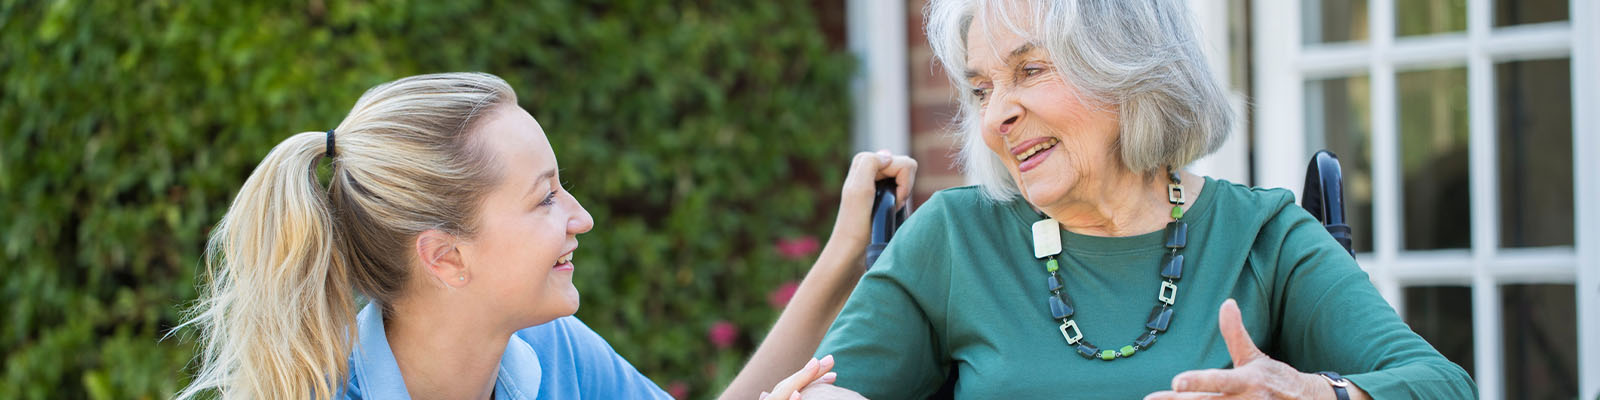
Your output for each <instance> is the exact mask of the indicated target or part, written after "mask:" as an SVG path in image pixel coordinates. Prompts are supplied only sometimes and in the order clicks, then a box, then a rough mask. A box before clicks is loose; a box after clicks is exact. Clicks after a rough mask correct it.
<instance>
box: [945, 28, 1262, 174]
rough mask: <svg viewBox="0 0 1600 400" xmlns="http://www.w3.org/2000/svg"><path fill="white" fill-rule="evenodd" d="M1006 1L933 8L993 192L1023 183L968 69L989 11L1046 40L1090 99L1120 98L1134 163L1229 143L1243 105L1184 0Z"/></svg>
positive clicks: (1181, 160) (1127, 152) (1173, 162)
mask: <svg viewBox="0 0 1600 400" xmlns="http://www.w3.org/2000/svg"><path fill="white" fill-rule="evenodd" d="M1006 3H1010V2H1008V1H1006V0H932V1H930V2H929V3H928V6H927V8H926V9H925V10H924V12H925V13H926V17H927V21H928V27H927V34H928V42H929V44H930V45H932V47H933V53H934V56H935V57H937V58H938V60H939V62H940V64H943V65H944V68H945V72H946V75H947V76H949V77H950V78H951V82H952V83H953V84H954V86H955V87H956V88H957V90H958V92H959V94H958V95H957V97H958V99H959V102H960V105H961V108H960V113H959V114H958V115H957V116H956V119H955V129H956V130H957V132H956V134H957V137H958V142H959V143H961V150H960V153H959V156H958V159H959V160H958V161H959V164H960V165H961V166H962V171H963V172H964V173H966V174H967V175H968V176H969V177H971V179H974V180H976V181H977V182H978V183H979V184H980V186H981V187H982V189H983V192H984V194H985V195H986V196H987V197H989V198H990V199H993V200H996V201H1006V200H1010V199H1012V198H1014V197H1016V196H1017V195H1018V193H1019V192H1018V190H1017V183H1016V182H1015V181H1013V180H1012V178H1011V174H1010V173H1009V172H1008V171H1006V167H1005V164H1003V163H1002V161H1001V159H1000V157H999V156H998V155H995V154H994V152H992V151H990V150H989V149H988V147H987V146H985V145H984V142H983V134H982V118H980V117H979V115H980V114H979V109H978V107H979V106H978V99H977V97H976V96H974V95H973V94H972V89H973V87H972V84H971V83H970V82H967V81H966V80H964V79H963V78H962V77H963V75H964V74H965V71H966V69H967V68H966V61H967V46H966V44H967V34H968V31H969V30H970V28H971V27H972V23H973V20H974V19H975V16H976V15H977V13H978V11H979V10H983V11H986V12H989V14H986V17H988V18H993V19H994V22H995V23H991V24H989V26H991V27H997V26H998V27H1004V29H1011V30H1012V31H1013V32H1016V33H1017V34H1019V35H1022V36H1024V37H1029V38H1032V39H1033V40H1034V41H1035V42H1036V43H1037V44H1038V45H1039V46H1040V47H1042V48H1043V49H1045V51H1047V52H1048V54H1049V57H1050V59H1051V61H1052V62H1053V63H1054V64H1055V66H1056V68H1057V69H1059V70H1060V71H1061V74H1059V75H1060V76H1064V77H1065V79H1066V80H1068V82H1066V83H1067V84H1069V85H1071V86H1072V87H1074V88H1076V89H1078V91H1079V92H1080V94H1081V95H1082V96H1083V97H1085V98H1083V99H1081V100H1088V101H1090V102H1091V103H1092V104H1109V105H1116V106H1117V107H1118V109H1119V115H1118V116H1119V119H1120V123H1121V132H1120V134H1119V137H1118V139H1117V141H1116V143H1117V147H1118V149H1117V151H1118V154H1119V155H1120V156H1121V159H1122V163H1123V165H1124V166H1125V167H1127V168H1128V169H1129V170H1131V171H1137V172H1152V171H1156V170H1158V168H1163V167H1166V166H1171V167H1173V168H1181V167H1183V166H1185V165H1188V164H1189V163H1190V162H1192V161H1194V160H1196V159H1199V158H1200V157H1204V156H1206V155H1207V154H1211V153H1212V152H1214V151H1216V150H1217V148H1218V147H1220V146H1222V142H1223V140H1224V139H1226V138H1227V136H1228V132H1229V131H1230V130H1231V129H1232V127H1233V123H1234V122H1233V119H1234V115H1233V111H1232V109H1231V107H1230V106H1229V101H1228V98H1227V96H1226V94H1225V93H1226V92H1225V91H1224V90H1223V88H1222V84H1221V82H1219V81H1218V79H1217V77H1216V76H1214V75H1212V73H1211V69H1210V68H1209V66H1208V64H1207V63H1206V59H1205V54H1204V53H1203V52H1202V51H1201V43H1200V42H1199V40H1197V38H1196V35H1195V25H1194V23H1193V21H1192V20H1191V19H1192V18H1191V17H1190V15H1189V10H1188V8H1187V7H1185V6H1184V1H1183V0H1141V1H1127V0H1039V1H1026V2H1020V3H1019V4H1006ZM1013 6H1014V7H1013ZM1008 9H1011V11H1008ZM1023 18H1026V19H1023ZM991 29H993V28H991Z"/></svg>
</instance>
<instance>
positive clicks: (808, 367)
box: [805, 358, 817, 369]
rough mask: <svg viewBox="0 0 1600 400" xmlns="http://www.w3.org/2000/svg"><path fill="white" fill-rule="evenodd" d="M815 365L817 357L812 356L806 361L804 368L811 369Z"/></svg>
mask: <svg viewBox="0 0 1600 400" xmlns="http://www.w3.org/2000/svg"><path fill="white" fill-rule="evenodd" d="M816 366H817V359H815V358H812V359H811V361H807V362H806V368H805V369H811V368H814V367H816Z"/></svg>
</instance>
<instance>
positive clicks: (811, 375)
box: [756, 355, 838, 400]
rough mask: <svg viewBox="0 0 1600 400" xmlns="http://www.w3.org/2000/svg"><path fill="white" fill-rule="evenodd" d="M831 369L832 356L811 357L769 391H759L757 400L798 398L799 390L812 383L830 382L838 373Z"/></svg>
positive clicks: (794, 399) (791, 399)
mask: <svg viewBox="0 0 1600 400" xmlns="http://www.w3.org/2000/svg"><path fill="white" fill-rule="evenodd" d="M832 369H833V356H832V355H827V356H823V357H822V359H821V360H818V359H815V358H813V359H811V361H810V362H807V363H806V366H804V367H801V368H800V370H799V371H795V373H794V375H789V377H788V378H784V379H783V381H780V382H778V385H777V386H773V387H772V390H771V391H767V392H761V395H760V396H758V397H756V399H757V400H799V399H800V390H801V389H804V388H806V387H808V386H811V385H814V384H819V383H820V384H830V383H833V381H834V379H836V378H837V377H838V375H836V374H834V373H833V372H831V370H832Z"/></svg>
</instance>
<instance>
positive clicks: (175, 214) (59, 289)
mask: <svg viewBox="0 0 1600 400" xmlns="http://www.w3.org/2000/svg"><path fill="white" fill-rule="evenodd" d="M327 3H328V4H324V1H319V0H311V1H294V2H272V3H261V2H236V1H134V2H123V1H96V2H91V1H50V2H44V1H27V0H22V1H18V0H0V79H3V81H0V85H3V87H0V129H3V132H0V134H3V136H0V146H3V148H0V193H4V203H3V204H0V207H3V208H0V234H3V243H0V248H3V255H4V263H3V265H0V276H3V281H4V283H3V284H0V285H3V290H4V293H3V296H0V313H4V317H0V318H4V319H3V320H0V321H3V322H0V326H3V327H0V347H3V349H4V351H5V354H4V357H5V360H4V362H5V371H4V376H3V379H0V398H7V399H13V398H17V399H27V398H165V397H169V396H170V395H171V394H172V393H173V392H174V391H176V390H177V389H178V388H180V387H181V385H183V384H184V383H186V382H187V379H188V378H187V375H188V374H189V373H191V372H192V370H190V369H188V368H189V367H186V366H187V365H188V363H189V360H190V358H191V357H192V356H193V353H192V345H193V344H192V340H193V338H192V337H190V336H185V335H180V336H177V337H174V338H172V339H168V340H165V341H162V340H161V337H162V336H163V335H164V334H166V333H167V332H168V331H169V330H170V329H171V327H172V326H174V325H175V324H176V323H178V322H179V321H180V309H181V306H182V305H184V304H186V303H187V302H188V301H190V300H192V299H193V298H194V296H195V294H196V291H195V287H196V281H195V273H196V272H197V271H198V270H199V268H200V264H199V258H198V257H199V255H200V253H201V250H202V247H203V243H204V240H205V238H206V233H207V231H208V230H209V229H210V227H211V225H212V224H214V223H215V222H216V221H217V220H218V218H220V216H221V215H222V212H223V211H224V209H225V207H226V206H227V204H228V202H229V201H230V200H231V198H232V196H233V193H234V192H235V191H236V190H237V188H238V187H239V185H240V184H241V183H243V181H244V179H245V177H246V176H247V175H248V174H249V172H250V171H251V169H252V168H253V167H254V165H255V164H256V163H257V162H258V161H259V160H260V159H261V158H262V157H263V156H264V155H265V154H266V152H267V150H268V149H269V148H271V146H272V145H274V144H275V143H277V142H278V141H279V140H282V139H283V138H285V137H287V136H289V135H291V134H293V133H296V132H301V131H308V130H323V129H328V128H330V127H332V126H334V125H335V124H337V123H338V122H339V120H340V119H341V118H343V116H344V114H345V113H346V112H347V111H348V110H349V108H350V107H351V105H353V104H354V102H355V100H356V98H357V97H358V96H360V94H361V93H362V91H364V90H365V89H367V88H368V87H371V86H372V85H375V84H378V83H381V82H384V81H388V80H392V79H395V78H399V77H402V76H407V75H412V74H418V73H426V72H439V71H486V72H492V73H495V74H498V75H500V76H502V77H504V78H506V80H508V81H510V83H511V84H512V86H513V87H515V88H517V90H518V92H519V95H520V102H521V105H522V106H523V107H525V108H527V109H528V110H529V111H530V112H531V113H532V114H533V115H534V116H535V117H536V118H538V119H539V120H540V122H541V123H542V124H543V125H544V127H545V129H546V131H547V132H549V135H550V139H551V142H552V144H553V145H554V146H555V149H556V152H557V154H558V157H559V158H560V162H561V165H562V167H563V168H564V170H563V173H562V174H563V176H564V177H566V178H567V179H569V182H568V183H569V185H570V187H571V190H572V191H573V192H574V193H575V195H576V197H577V198H578V199H579V200H580V201H582V202H583V204H584V205H585V206H586V207H587V208H588V210H589V211H590V212H591V213H592V214H593V215H594V218H595V221H596V228H595V230H594V231H593V232H591V233H589V234H587V235H585V236H583V237H581V240H582V241H583V242H584V248H583V250H582V251H581V252H580V254H579V255H578V260H579V265H580V267H579V269H578V270H577V272H576V275H575V279H574V280H575V281H577V285H578V287H579V289H580V290H581V291H582V293H583V307H582V310H581V311H579V313H578V314H579V317H581V318H583V319H584V320H585V321H586V322H587V323H588V324H589V325H590V326H592V327H593V328H594V329H595V330H596V331H598V332H599V333H600V334H602V335H604V336H605V337H606V338H608V339H609V340H610V342H611V344H612V345H613V346H614V347H615V348H616V349H617V351H619V352H620V353H622V355H623V356H625V357H627V358H628V359H629V360H631V361H632V362H633V363H634V365H635V366H637V367H638V368H639V369H640V370H641V371H643V372H644V373H645V374H646V375H648V376H650V377H652V378H653V379H655V380H656V381H657V382H658V383H660V384H661V385H662V386H663V387H667V386H675V387H680V388H686V389H687V390H688V391H689V393H690V396H692V397H696V398H703V397H709V396H712V395H714V394H715V392H716V391H717V390H719V389H720V388H721V387H722V385H725V384H726V382H727V380H728V379H729V378H730V377H731V375H732V374H733V373H734V372H736V371H737V369H738V367H739V366H740V364H741V363H742V361H743V359H744V358H745V357H746V355H747V354H748V353H749V352H750V350H751V349H752V348H753V346H754V345H755V343H756V342H758V341H759V338H760V337H761V335H763V334H764V331H765V330H766V329H767V327H768V325H769V324H770V323H771V322H772V320H773V319H774V317H775V316H776V310H775V309H774V307H773V306H772V305H771V304H769V295H770V293H771V292H772V291H773V290H774V289H775V288H777V287H779V286H780V285H781V284H782V283H784V282H789V281H792V280H795V279H798V278H800V277H801V276H802V274H803V272H804V271H805V269H806V268H807V267H808V266H809V258H810V256H807V255H806V254H807V251H806V250H805V249H804V247H805V246H803V245H802V246H798V247H800V249H799V250H798V252H799V254H789V253H793V252H789V253H785V252H781V251H780V249H779V246H777V243H778V242H781V241H785V240H791V239H794V238H807V237H817V236H823V235H824V233H825V232H826V230H827V229H829V228H830V226H829V225H830V223H831V218H832V217H831V216H832V213H833V211H834V207H835V199H836V198H837V197H836V196H837V192H838V190H837V188H836V185H837V184H838V183H839V182H840V181H841V179H842V172H843V171H844V166H845V164H846V163H847V162H848V158H849V155H848V154H847V150H848V149H847V147H848V145H847V142H848V140H847V139H848V133H847V121H848V120H849V107H848V103H849V102H848V101H847V94H846V82H847V80H848V78H849V73H850V69H851V68H852V66H851V65H852V63H851V61H850V60H849V58H848V57H847V56H846V55H845V54H843V53H842V52H841V51H840V50H839V49H837V48H834V47H832V46H830V45H829V44H828V42H827V39H826V38H825V37H824V35H823V33H822V29H821V28H820V24H819V22H818V18H817V16H816V15H814V14H813V11H812V10H810V9H809V7H810V6H811V4H810V3H811V2H805V1H801V2H792V1H779V2H774V1H766V0H746V1H727V0H715V1H712V0H707V1H672V2H668V1H653V0H632V1H629V0H621V1H603V0H596V1H533V2H513V1H456V0H452V1H379V2H353V3H346V2H332V1H330V2H327ZM800 242H801V243H802V244H803V243H804V240H801V241H800ZM719 321H729V322H731V323H732V326H734V327H737V328H739V329H738V330H739V331H740V332H739V333H738V334H737V335H735V336H734V340H733V342H732V343H731V345H726V346H718V345H716V344H714V343H712V342H711V341H710V340H709V339H708V332H709V331H710V327H711V326H713V325H714V324H716V323H717V322H719Z"/></svg>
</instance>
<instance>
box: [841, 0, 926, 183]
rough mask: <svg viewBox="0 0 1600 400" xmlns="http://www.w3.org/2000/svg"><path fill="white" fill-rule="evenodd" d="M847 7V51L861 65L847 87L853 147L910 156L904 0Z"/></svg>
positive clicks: (862, 0) (871, 0)
mask: <svg viewBox="0 0 1600 400" xmlns="http://www.w3.org/2000/svg"><path fill="white" fill-rule="evenodd" d="M845 7H846V8H845V13H846V23H847V30H848V32H847V33H846V36H848V37H849V46H850V52H851V53H852V54H855V56H856V61H857V62H859V63H860V65H859V66H858V68H857V70H856V76H855V78H854V79H852V80H851V83H850V92H851V97H852V100H853V101H854V103H853V104H854V108H855V116H854V118H853V121H852V124H851V137H852V142H853V145H852V146H851V147H852V148H854V149H855V150H856V151H876V150H880V149H887V150H889V151H891V152H894V153H895V154H910V152H911V144H910V143H911V128H910V125H911V122H910V120H911V112H910V107H909V106H908V105H907V98H908V97H909V96H910V92H909V89H908V84H909V83H908V82H907V81H908V80H909V79H910V78H909V72H908V71H907V70H906V68H907V67H906V64H907V62H906V17H907V15H906V5H905V2H903V1H884V0H849V2H848V3H847V4H846V6H845Z"/></svg>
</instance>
